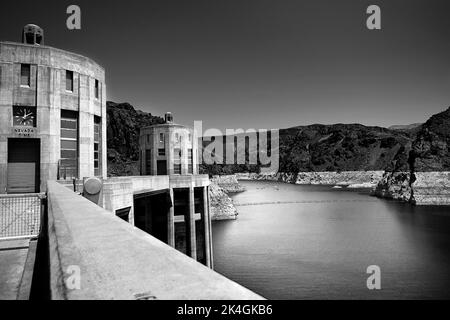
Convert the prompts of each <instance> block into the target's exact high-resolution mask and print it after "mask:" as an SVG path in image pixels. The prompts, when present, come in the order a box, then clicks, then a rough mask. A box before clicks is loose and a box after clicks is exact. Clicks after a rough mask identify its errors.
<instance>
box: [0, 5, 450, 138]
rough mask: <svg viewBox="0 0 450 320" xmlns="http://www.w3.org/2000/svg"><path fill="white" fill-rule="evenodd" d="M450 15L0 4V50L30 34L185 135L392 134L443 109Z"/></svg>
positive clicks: (345, 8)
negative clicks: (351, 127)
mask: <svg viewBox="0 0 450 320" xmlns="http://www.w3.org/2000/svg"><path fill="white" fill-rule="evenodd" d="M69 4H78V5H79V6H80V7H81V10H82V30H80V31H69V30H68V29H67V28H66V18H67V15H66V13H65V11H66V7H67V6H68V5H69ZM370 4H377V5H379V6H380V7H381V10H382V30H380V31H369V30H368V29H367V28H366V18H367V15H366V13H365V11H366V8H367V6H368V5H370ZM449 13H450V1H448V0H442V1H440V0H427V1H425V0H422V1H414V0H370V1H366V0H340V1H336V0H329V1H322V0H307V1H303V0H292V1H284V0H273V1H266V0H254V1H252V0H221V1H218V0H205V1H197V0H182V1H181V0H180V1H168V0H161V1H153V0H146V1H137V0H127V1H111V0H109V1H97V0H96V1H93V0H89V1H75V0H74V1H64V0H54V1H2V4H1V5H0V39H1V40H10V41H20V35H21V28H22V27H23V25H25V24H26V23H36V24H38V25H40V26H41V27H43V28H44V30H45V32H46V34H45V37H46V39H45V40H46V44H47V45H50V46H54V47H59V48H62V49H66V50H70V51H75V52H78V53H81V54H84V55H87V56H89V57H91V58H93V59H94V60H96V61H97V62H99V63H100V64H102V65H103V66H104V67H105V68H106V71H107V86H108V87H107V90H108V100H113V101H116V102H123V101H127V102H130V103H131V104H133V105H134V106H135V107H136V108H138V109H141V110H145V111H148V112H151V113H152V114H157V115H162V114H163V113H164V112H165V111H172V112H173V113H174V117H175V121H176V122H179V123H183V124H186V125H193V121H194V120H203V121H204V124H203V126H204V128H206V127H207V128H211V127H216V128H219V129H223V128H240V127H242V128H268V129H270V128H285V127H290V126H295V125H304V124H312V123H338V122H343V123H355V122H358V123H362V124H366V125H380V126H389V125H392V124H409V123H414V122H423V121H425V120H426V119H427V118H428V117H429V116H430V115H432V114H434V113H437V112H440V111H442V110H444V109H445V108H446V107H448V106H449V105H450V18H449Z"/></svg>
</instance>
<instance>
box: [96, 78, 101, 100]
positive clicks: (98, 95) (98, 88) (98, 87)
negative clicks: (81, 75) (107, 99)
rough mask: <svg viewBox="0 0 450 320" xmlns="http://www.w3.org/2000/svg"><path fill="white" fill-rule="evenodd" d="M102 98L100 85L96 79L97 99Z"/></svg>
mask: <svg viewBox="0 0 450 320" xmlns="http://www.w3.org/2000/svg"><path fill="white" fill-rule="evenodd" d="M99 97H100V83H99V82H98V80H97V79H95V99H98V98H99Z"/></svg>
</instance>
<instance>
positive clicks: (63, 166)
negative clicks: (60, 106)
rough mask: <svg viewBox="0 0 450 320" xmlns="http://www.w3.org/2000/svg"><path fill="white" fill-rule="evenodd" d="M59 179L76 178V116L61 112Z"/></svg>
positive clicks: (64, 111)
mask: <svg viewBox="0 0 450 320" xmlns="http://www.w3.org/2000/svg"><path fill="white" fill-rule="evenodd" d="M60 143H61V147H60V150H61V157H60V163H59V179H71V178H78V114H77V113H76V112H73V111H68V110H61V137H60Z"/></svg>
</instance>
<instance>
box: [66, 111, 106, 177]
mask: <svg viewBox="0 0 450 320" xmlns="http://www.w3.org/2000/svg"><path fill="white" fill-rule="evenodd" d="M100 141H101V118H100V117H97V116H95V117H94V175H95V176H99V175H100V168H101V167H100V163H101V158H100V150H101V149H100ZM60 143H61V150H60V152H61V154H60V159H61V160H60V174H59V176H60V178H63V179H70V178H78V113H77V112H74V111H69V110H61V137H60Z"/></svg>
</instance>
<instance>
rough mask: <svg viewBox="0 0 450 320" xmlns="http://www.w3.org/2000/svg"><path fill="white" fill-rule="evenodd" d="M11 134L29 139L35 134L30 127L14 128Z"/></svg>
mask: <svg viewBox="0 0 450 320" xmlns="http://www.w3.org/2000/svg"><path fill="white" fill-rule="evenodd" d="M13 132H14V133H15V134H16V135H19V136H22V137H31V136H33V135H34V134H36V128H32V127H28V128H27V127H21V128H20V127H16V128H14V129H13Z"/></svg>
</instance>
